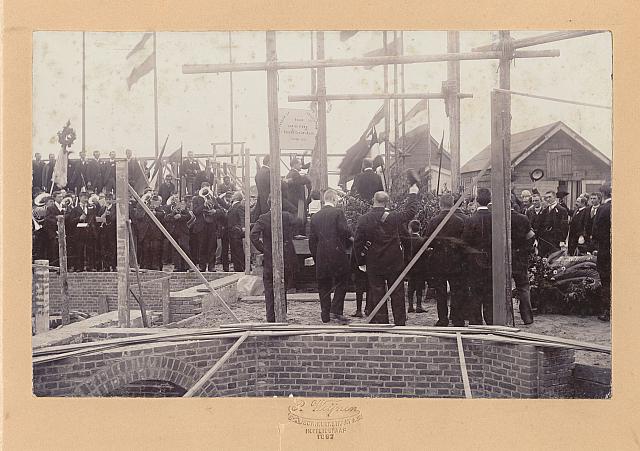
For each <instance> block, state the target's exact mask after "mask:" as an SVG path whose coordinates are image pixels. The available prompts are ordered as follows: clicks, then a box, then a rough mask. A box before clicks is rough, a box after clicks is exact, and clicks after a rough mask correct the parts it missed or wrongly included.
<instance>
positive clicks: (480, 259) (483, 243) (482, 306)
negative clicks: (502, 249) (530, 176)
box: [462, 188, 493, 325]
mask: <svg viewBox="0 0 640 451" xmlns="http://www.w3.org/2000/svg"><path fill="white" fill-rule="evenodd" d="M476 202H477V203H478V209H477V210H476V212H475V213H474V214H473V215H471V216H470V217H468V218H467V220H466V222H465V224H464V230H463V232H462V241H464V242H465V243H466V244H467V246H468V251H467V252H468V257H469V258H468V265H469V273H468V277H469V280H470V285H471V289H472V291H473V293H472V296H471V299H470V301H471V305H470V306H469V311H468V316H469V324H482V318H483V316H484V321H485V323H487V324H488V325H491V324H493V276H492V273H491V211H490V210H489V208H488V205H489V202H491V191H489V189H487V188H478V193H477V195H476Z"/></svg>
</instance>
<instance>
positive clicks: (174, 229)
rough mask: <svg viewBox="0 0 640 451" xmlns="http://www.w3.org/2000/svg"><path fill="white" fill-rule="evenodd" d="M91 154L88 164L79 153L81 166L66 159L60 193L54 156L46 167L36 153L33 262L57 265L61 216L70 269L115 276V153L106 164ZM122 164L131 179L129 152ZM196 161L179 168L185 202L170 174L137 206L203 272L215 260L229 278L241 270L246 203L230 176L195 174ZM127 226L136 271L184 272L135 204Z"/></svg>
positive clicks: (179, 260) (212, 266)
mask: <svg viewBox="0 0 640 451" xmlns="http://www.w3.org/2000/svg"><path fill="white" fill-rule="evenodd" d="M93 155H94V158H93V159H91V160H87V159H86V155H85V153H84V152H80V159H78V160H69V163H68V168H67V180H68V181H67V184H66V186H65V187H59V186H56V185H53V182H52V181H51V180H52V174H53V168H54V167H55V156H54V155H53V154H51V155H50V156H49V162H48V163H46V164H45V163H44V162H42V160H41V158H40V155H39V154H36V158H35V161H34V162H33V178H32V185H33V186H32V188H33V199H34V206H33V227H32V232H33V258H34V259H43V260H49V264H50V265H52V266H57V265H58V263H59V255H58V250H59V239H58V238H59V231H58V217H62V218H64V219H63V221H64V224H65V242H66V247H67V261H68V270H69V271H115V269H116V220H115V218H116V206H115V203H114V195H115V192H114V191H115V153H114V152H111V153H110V154H109V160H101V159H100V152H98V151H96V152H94V153H93ZM127 157H128V159H129V162H130V165H129V173H130V175H131V174H132V163H135V164H137V163H136V162H135V159H134V157H133V156H132V155H131V153H130V152H127ZM194 161H195V160H194V159H193V154H192V153H191V152H189V154H188V157H187V158H186V159H185V160H184V161H183V162H182V170H183V171H184V172H183V173H184V174H187V175H186V177H185V180H186V182H187V188H186V194H185V195H180V193H179V190H178V186H177V184H176V183H175V182H176V181H175V180H174V176H173V175H172V174H171V173H167V174H166V175H165V177H164V181H163V182H162V183H161V184H160V185H159V187H158V189H157V190H154V189H152V188H149V187H148V188H146V189H144V192H143V193H142V199H143V201H144V203H145V204H146V206H147V207H148V208H149V209H150V210H151V211H152V212H153V214H154V215H155V217H156V218H157V219H158V220H159V221H160V223H161V224H162V225H163V226H164V227H165V228H166V229H167V231H168V232H169V233H170V235H171V236H172V238H173V239H174V240H175V241H176V242H177V243H178V244H179V245H180V247H181V248H182V249H183V250H184V251H185V252H186V253H187V255H188V256H189V257H190V259H191V260H192V261H193V262H194V263H195V264H196V265H197V266H198V267H199V269H200V270H201V271H207V270H208V271H214V270H215V267H216V263H217V257H218V256H219V259H220V262H221V265H222V270H223V271H229V270H230V267H231V265H232V267H233V270H234V271H244V248H243V236H244V196H243V194H242V192H241V191H236V188H235V185H234V184H233V182H232V181H231V178H230V176H229V175H225V176H223V178H222V180H218V181H216V180H215V178H214V177H215V176H214V174H213V172H212V171H211V166H210V164H209V163H208V164H207V165H206V168H205V170H200V168H199V165H198V163H197V162H196V165H198V169H195V167H194V165H193V163H194ZM130 178H131V177H130ZM196 183H199V184H198V185H196ZM52 185H53V186H52ZM129 219H130V221H131V228H132V231H133V236H134V240H135V241H134V247H135V251H136V258H137V260H138V263H139V265H140V267H141V268H143V269H150V270H162V269H163V267H164V265H165V264H173V270H174V271H187V269H188V266H187V263H186V261H185V260H184V259H183V258H182V257H181V256H180V254H179V253H178V251H177V250H176V249H175V248H174V247H173V246H172V245H171V244H170V242H169V240H168V239H167V238H166V237H165V235H164V234H163V233H162V231H161V230H160V229H159V228H158V227H157V226H156V224H155V223H154V222H153V220H152V219H151V218H150V217H149V216H148V215H147V214H146V212H145V210H144V209H143V207H142V206H141V205H140V204H139V203H138V202H137V201H136V200H135V199H133V198H131V200H130V204H129ZM219 246H221V250H220V251H219V250H218V247H219ZM229 257H230V258H229Z"/></svg>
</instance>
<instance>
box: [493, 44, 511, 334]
mask: <svg viewBox="0 0 640 451" xmlns="http://www.w3.org/2000/svg"><path fill="white" fill-rule="evenodd" d="M500 41H501V42H502V47H503V58H501V59H500V88H502V89H509V87H510V64H511V56H512V50H511V37H510V35H509V32H508V31H501V32H500ZM491 122H492V124H491V125H492V126H491V191H492V193H491V194H492V199H491V201H492V202H491V203H492V208H491V214H492V218H491V220H492V232H491V235H492V272H493V323H494V324H496V325H507V321H508V320H509V319H511V320H512V319H513V310H512V305H511V296H512V295H511V151H510V148H511V97H510V95H509V94H507V93H503V92H495V91H493V92H492V93H491ZM509 317H511V318H509Z"/></svg>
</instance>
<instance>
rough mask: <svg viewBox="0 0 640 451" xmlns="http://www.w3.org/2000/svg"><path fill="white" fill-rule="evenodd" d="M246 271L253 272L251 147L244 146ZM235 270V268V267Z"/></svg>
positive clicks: (246, 272) (247, 272)
mask: <svg viewBox="0 0 640 451" xmlns="http://www.w3.org/2000/svg"><path fill="white" fill-rule="evenodd" d="M242 148H243V149H244V166H243V169H244V171H243V172H244V174H243V179H244V273H245V274H247V275H249V274H251V205H250V203H249V201H250V200H251V171H250V170H249V169H250V164H251V149H249V148H248V147H244V144H243V145H242ZM233 269H234V270H235V268H233Z"/></svg>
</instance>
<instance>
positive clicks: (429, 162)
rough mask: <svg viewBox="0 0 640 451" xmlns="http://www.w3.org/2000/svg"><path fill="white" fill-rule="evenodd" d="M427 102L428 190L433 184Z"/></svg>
mask: <svg viewBox="0 0 640 451" xmlns="http://www.w3.org/2000/svg"><path fill="white" fill-rule="evenodd" d="M426 102H427V158H428V160H429V161H428V165H427V168H428V171H429V172H428V173H429V179H428V180H427V184H428V189H429V191H431V187H432V186H433V185H432V184H431V111H429V100H427V101H426Z"/></svg>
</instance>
